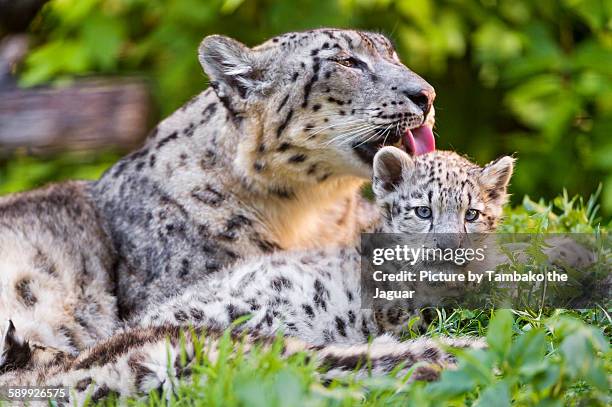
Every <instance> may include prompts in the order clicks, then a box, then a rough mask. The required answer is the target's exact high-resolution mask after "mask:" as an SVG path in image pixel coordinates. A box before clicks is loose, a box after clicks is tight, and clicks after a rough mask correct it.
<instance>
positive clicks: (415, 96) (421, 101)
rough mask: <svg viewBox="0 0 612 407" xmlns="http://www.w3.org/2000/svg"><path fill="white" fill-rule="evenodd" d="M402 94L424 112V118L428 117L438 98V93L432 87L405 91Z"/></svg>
mask: <svg viewBox="0 0 612 407" xmlns="http://www.w3.org/2000/svg"><path fill="white" fill-rule="evenodd" d="M402 93H403V94H404V96H406V97H407V98H408V99H410V101H411V102H412V103H414V104H415V105H416V106H417V107H418V108H419V109H420V110H421V111H422V112H423V116H427V114H428V113H429V111H430V110H431V105H432V104H433V101H434V99H435V98H436V91H435V90H434V88H433V87H432V86H431V85H427V86H421V87H418V88H414V89H405V90H403V91H402Z"/></svg>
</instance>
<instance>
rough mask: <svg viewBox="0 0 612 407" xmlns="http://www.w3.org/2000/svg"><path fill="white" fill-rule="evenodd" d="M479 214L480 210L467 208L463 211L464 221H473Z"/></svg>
mask: <svg viewBox="0 0 612 407" xmlns="http://www.w3.org/2000/svg"><path fill="white" fill-rule="evenodd" d="M479 216H480V212H479V211H478V210H476V209H468V210H467V211H465V220H466V222H474V221H475V220H476V219H478V217H479Z"/></svg>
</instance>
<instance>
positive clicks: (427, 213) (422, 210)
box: [414, 206, 431, 219]
mask: <svg viewBox="0 0 612 407" xmlns="http://www.w3.org/2000/svg"><path fill="white" fill-rule="evenodd" d="M414 213H416V216H418V217H419V218H421V219H429V218H431V208H430V207H429V206H417V207H416V208H414Z"/></svg>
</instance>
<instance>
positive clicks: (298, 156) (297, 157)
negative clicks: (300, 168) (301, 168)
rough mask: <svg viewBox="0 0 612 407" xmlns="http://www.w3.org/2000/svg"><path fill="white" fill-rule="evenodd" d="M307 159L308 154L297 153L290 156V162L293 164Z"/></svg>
mask: <svg viewBox="0 0 612 407" xmlns="http://www.w3.org/2000/svg"><path fill="white" fill-rule="evenodd" d="M304 161H306V156H305V155H304V154H295V155H292V156H291V157H289V162H290V163H292V164H296V163H301V162H304Z"/></svg>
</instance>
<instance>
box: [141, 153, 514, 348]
mask: <svg viewBox="0 0 612 407" xmlns="http://www.w3.org/2000/svg"><path fill="white" fill-rule="evenodd" d="M513 164H514V159H513V158H511V157H508V156H505V157H502V158H500V159H498V160H496V161H493V162H491V163H490V164H488V165H486V166H485V167H484V168H481V167H479V166H477V165H476V164H474V163H471V162H470V161H468V160H467V159H465V158H463V157H462V156H460V155H458V154H456V153H454V152H448V151H437V152H433V153H429V154H426V155H422V156H418V157H411V156H409V155H408V154H406V153H405V152H403V151H401V150H399V149H397V148H395V147H385V148H383V149H382V150H381V151H380V152H379V153H377V155H376V157H375V160H374V179H373V191H374V194H375V198H376V203H377V205H378V207H379V209H380V214H381V216H380V219H379V220H378V222H377V223H376V224H375V225H374V226H373V227H372V228H371V230H369V231H370V232H387V233H398V232H410V233H427V232H433V233H482V232H492V231H494V230H495V227H496V225H497V223H498V221H499V220H500V218H501V215H502V207H503V205H504V203H505V202H506V200H507V194H506V189H507V186H508V182H509V181H510V177H511V174H512V170H513ZM424 212H428V216H424V215H423V213H424ZM360 291H361V289H360V254H359V248H358V247H341V248H330V249H327V250H310V251H294V252H281V253H278V254H274V255H271V256H263V257H259V258H255V259H250V260H248V261H245V262H243V263H242V264H239V265H237V266H234V267H231V268H229V269H227V270H225V271H224V272H222V273H220V274H216V275H214V276H212V277H211V278H208V279H207V280H204V281H202V282H201V283H199V284H198V285H196V286H194V287H192V288H190V289H188V290H187V291H185V292H184V293H183V294H182V295H179V296H177V297H175V298H173V299H171V300H169V301H167V302H164V303H162V304H160V305H159V306H156V307H155V306H154V307H152V308H151V309H150V311H149V312H146V313H145V314H143V315H141V316H140V317H139V318H136V319H134V320H133V322H132V326H149V325H160V324H166V323H171V324H180V325H186V324H193V325H196V326H201V325H204V326H209V327H215V328H226V327H228V326H230V324H231V323H232V322H233V321H235V320H236V319H237V318H239V317H241V316H244V315H250V316H251V317H250V319H248V321H247V322H246V323H244V324H243V325H241V328H242V329H245V330H256V331H258V332H260V333H262V334H274V333H275V332H277V331H279V330H280V331H282V332H284V334H285V335H287V336H292V337H297V338H299V339H301V340H303V341H305V342H307V343H309V344H312V345H324V344H330V343H358V342H363V341H366V340H368V338H369V337H370V336H376V335H380V334H382V333H387V332H392V333H396V332H397V331H398V329H399V328H401V320H400V316H399V315H397V312H398V311H397V309H396V308H389V309H385V310H377V311H376V312H372V311H370V310H365V309H361V292H360Z"/></svg>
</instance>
